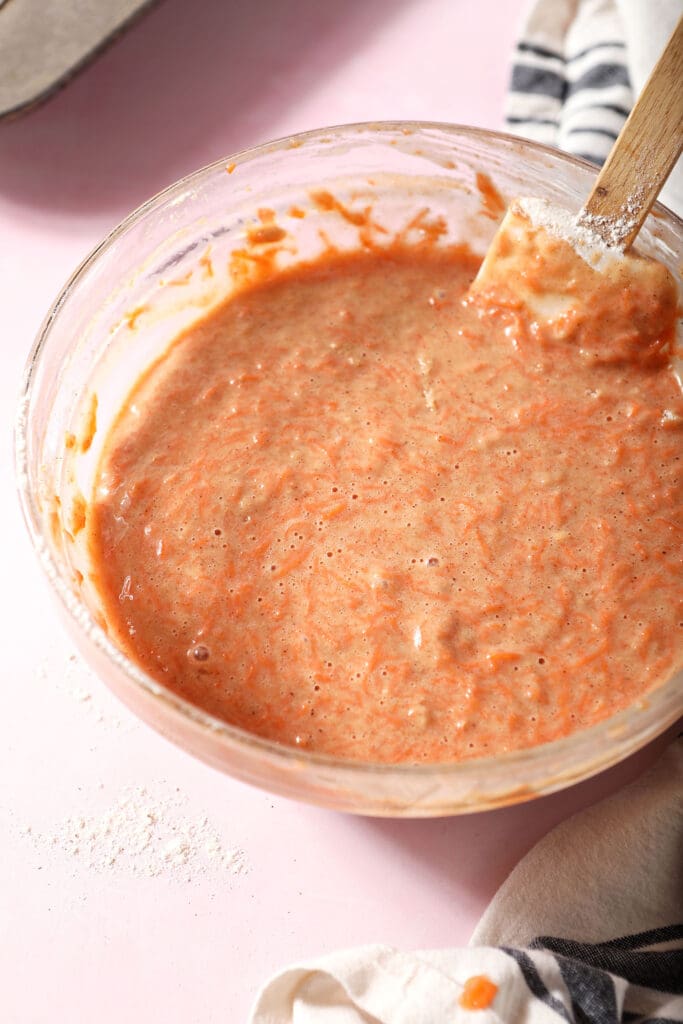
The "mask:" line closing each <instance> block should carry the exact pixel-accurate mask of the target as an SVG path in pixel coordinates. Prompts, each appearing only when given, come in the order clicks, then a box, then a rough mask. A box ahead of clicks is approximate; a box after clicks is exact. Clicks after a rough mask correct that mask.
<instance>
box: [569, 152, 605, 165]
mask: <svg viewBox="0 0 683 1024" xmlns="http://www.w3.org/2000/svg"><path fill="white" fill-rule="evenodd" d="M572 156H578V158H579V160H585V161H586V162H587V163H589V164H595V166H596V167H602V165H603V164H604V162H605V158H604V156H596V155H595V153H575V152H574V151H573V150H572Z"/></svg>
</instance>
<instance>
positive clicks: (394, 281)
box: [88, 243, 683, 762]
mask: <svg viewBox="0 0 683 1024" xmlns="http://www.w3.org/2000/svg"><path fill="white" fill-rule="evenodd" d="M556 255H557V260H558V264H557V272H558V274H559V276H560V277H561V276H562V274H563V272H564V271H566V268H564V271H563V266H562V259H563V258H565V255H566V254H564V253H563V250H562V245H560V244H559V243H558V247H557V254H556ZM477 266H478V260H477V259H476V258H475V257H473V256H472V255H471V254H470V253H469V251H468V250H466V249H464V248H458V249H455V248H452V249H446V248H441V247H439V246H437V245H434V246H427V247H422V248H419V249H418V248H414V249H411V248H410V247H401V246H400V245H395V246H393V247H389V248H387V249H386V250H383V251H360V252H358V253H354V254H347V255H343V254H334V253H329V254H328V255H327V256H325V257H323V258H321V259H320V260H319V261H317V262H316V263H314V264H311V265H307V266H301V267H299V268H295V269H292V270H289V271H286V272H281V273H279V274H274V275H273V276H271V277H269V278H268V279H266V280H263V281H261V282H259V283H256V284H252V285H250V286H245V288H244V289H243V290H242V291H241V292H240V294H238V295H237V296H236V297H234V298H232V299H231V300H229V301H227V302H226V303H225V305H223V306H222V307H221V308H220V309H218V310H217V311H215V312H213V313H211V314H210V315H209V316H207V318H206V319H204V320H203V321H202V322H200V323H199V324H198V325H197V326H195V327H193V328H192V329H190V330H189V331H187V332H186V333H185V334H184V335H182V336H181V337H180V338H178V339H177V340H176V341H175V342H174V343H173V345H172V346H171V347H170V349H169V351H168V352H167V353H166V355H165V356H164V357H163V358H162V359H161V360H160V361H159V362H157V363H156V364H155V365H154V366H153V367H152V368H151V369H150V370H149V371H148V372H147V373H146V374H145V375H144V376H143V378H142V379H141V380H140V381H139V382H138V383H137V384H136V385H135V387H134V389H133V391H132V393H131V395H130V397H129V400H128V402H127V403H126V406H125V408H124V409H123V410H122V412H121V414H120V416H119V419H118V421H117V423H116V424H115V426H114V429H113V430H112V432H111V435H110V437H109V439H108V442H107V445H106V448H105V451H104V455H103V457H102V460H101V464H100V469H99V476H98V479H97V482H96V488H95V494H94V498H93V502H92V506H91V508H90V509H89V514H88V530H89V543H90V550H91V555H92V561H93V565H94V570H95V574H96V579H97V583H98V586H99V589H100V591H101V594H102V598H103V601H104V606H105V614H106V619H107V623H108V627H109V629H110V632H111V633H112V635H113V636H114V637H115V639H116V640H117V642H118V643H119V644H120V645H121V646H122V647H123V648H124V649H125V651H126V652H127V653H128V654H129V655H130V656H131V657H132V658H133V659H134V660H135V661H137V662H138V663H139V664H140V665H142V666H143V667H144V668H145V669H146V670H147V671H148V672H149V673H150V674H151V675H152V676H154V677H155V678H157V679H158V680H160V681H162V682H163V683H164V684H165V685H166V686H168V687H169V688H170V689H172V690H174V691H176V692H177V693H179V694H181V695H183V696H184V697H186V698H188V699H189V700H190V701H192V702H194V703H196V704H198V705H201V706H202V707H203V708H205V709H206V710H207V711H209V712H211V713H213V714H214V715H217V716H218V717H220V718H222V719H225V720H226V721H229V722H232V723H234V724H235V725H238V726H241V727H243V728H244V729H247V730H249V731H252V732H255V733H258V734H260V735H262V736H265V737H269V738H271V739H274V740H278V741H281V742H282V743H285V744H289V745H293V746H294V745H297V746H300V747H301V748H304V749H306V750H313V751H322V752H325V753H329V754H334V755H339V756H342V757H347V758H357V759H363V760H369V761H383V762H399V761H410V762H418V761H453V760H459V759H463V758H469V757H477V756H481V755H486V754H491V753H497V752H500V751H504V750H511V749H515V748H521V747H529V746H532V745H534V744H538V743H543V742H545V741H547V740H553V739H556V738H558V737H561V736H565V735H567V734H568V733H571V732H572V731H574V730H576V729H580V728H583V727H585V726H589V725H591V724H593V723H595V722H597V721H599V720H600V719H603V718H605V717H606V716H608V715H611V714H613V713H614V712H616V711H617V710H619V709H620V708H624V707H626V706H627V705H629V704H631V703H633V702H634V701H635V700H637V699H638V698H639V697H640V696H641V695H642V694H644V693H645V692H647V691H648V690H649V689H650V688H651V687H653V686H655V685H656V684H658V683H660V682H661V681H663V679H665V678H667V677H668V676H670V675H671V673H672V671H673V670H674V668H675V667H676V666H677V665H679V664H680V663H681V651H682V646H683V629H682V628H681V627H683V622H682V621H681V620H682V618H683V610H682V606H683V594H682V591H681V574H680V560H681V543H680V538H681V533H680V531H681V517H680V510H681V476H680V462H679V457H680V448H681V443H680V442H681V423H682V422H683V401H682V398H681V390H680V387H679V385H678V382H677V380H676V378H675V376H674V374H673V372H672V369H671V367H670V364H669V356H670V348H671V344H672V340H673V331H674V316H675V292H674V291H673V285H672V283H671V281H670V279H669V278H668V276H667V275H666V272H665V271H664V270H663V268H659V267H658V265H657V264H652V265H651V268H652V269H651V271H648V273H646V274H644V276H643V281H642V285H641V286H640V290H638V288H635V290H634V287H633V286H629V287H630V290H629V294H628V295H625V294H622V292H623V289H622V291H621V292H620V291H619V288H618V283H617V285H616V286H615V287H616V288H617V291H616V292H614V291H613V292H612V293H610V294H607V296H606V297H605V298H604V299H603V298H601V294H602V293H601V291H600V288H599V287H598V285H599V282H598V283H597V284H596V280H597V279H595V280H594V279H593V278H592V277H591V276H590V275H593V274H594V271H592V270H591V269H590V268H589V267H587V266H586V268H585V275H586V279H585V281H583V280H582V281H579V286H580V287H582V288H585V289H586V290H587V291H590V289H591V288H593V292H591V297H590V302H591V311H592V314H595V313H596V312H597V314H601V312H602V313H604V317H605V318H607V317H608V316H609V323H608V329H607V330H606V333H605V335H604V336H601V337H598V336H595V334H594V333H593V334H592V335H591V333H590V330H589V326H588V321H587V322H586V323H580V322H573V323H572V324H569V325H565V328H564V329H563V331H558V330H550V329H548V330H545V329H544V328H543V327H542V326H539V325H538V324H536V323H532V322H529V319H528V318H527V319H526V320H525V317H524V311H523V309H520V308H517V306H516V305H515V303H514V301H513V300H512V299H511V297H510V296H509V295H505V294H504V293H503V292H501V293H500V294H498V295H495V294H491V293H490V292H489V293H487V294H485V295H480V296H478V297H477V298H473V297H472V298H470V299H465V298H464V297H465V295H466V292H467V289H468V286H469V284H470V282H471V280H472V278H473V277H474V275H475V273H476V270H477ZM565 276H566V274H565ZM594 285H595V287H593V286H594ZM615 295H616V296H617V299H615ZM619 296H621V299H619V298H618V297H619ZM622 300H623V301H622ZM601 302H603V306H602V307H601V306H600V303H601ZM619 302H622V305H621V306H620V305H619ZM605 323H607V320H606V319H605ZM634 325H635V326H634Z"/></svg>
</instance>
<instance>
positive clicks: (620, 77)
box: [522, 64, 631, 93]
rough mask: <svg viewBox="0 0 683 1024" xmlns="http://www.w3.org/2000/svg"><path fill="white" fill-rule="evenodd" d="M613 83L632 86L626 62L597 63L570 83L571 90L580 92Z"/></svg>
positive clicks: (604, 87) (601, 87)
mask: <svg viewBox="0 0 683 1024" xmlns="http://www.w3.org/2000/svg"><path fill="white" fill-rule="evenodd" d="M612 85H625V86H628V87H629V88H630V86H631V80H630V78H629V76H628V70H627V68H626V66H625V65H624V64H595V65H594V66H593V67H592V68H589V69H588V71H584V73H583V74H582V75H581V77H580V78H577V79H576V81H575V82H572V83H571V84H570V92H572V93H575V92H580V91H581V90H582V89H606V88H608V87H609V86H612ZM522 91H524V90H522Z"/></svg>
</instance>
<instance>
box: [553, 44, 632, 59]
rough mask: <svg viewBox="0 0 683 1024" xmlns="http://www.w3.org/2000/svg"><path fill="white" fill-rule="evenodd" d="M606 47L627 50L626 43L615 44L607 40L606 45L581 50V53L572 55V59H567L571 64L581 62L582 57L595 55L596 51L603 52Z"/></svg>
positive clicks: (594, 45)
mask: <svg viewBox="0 0 683 1024" xmlns="http://www.w3.org/2000/svg"><path fill="white" fill-rule="evenodd" d="M606 46H612V47H615V48H617V49H619V50H625V49H626V43H623V42H621V41H620V42H617V41H616V40H614V41H613V42H610V41H609V40H606V41H605V42H604V43H594V44H593V45H592V46H587V47H586V49H585V50H581V51H580V52H579V53H574V54H572V56H571V57H568V58H567V59H568V62H569V63H570V64H571V62H572V61H573V60H581V58H582V57H587V56H588V54H589V53H594V52H595V50H602V49H604V48H605V47H606Z"/></svg>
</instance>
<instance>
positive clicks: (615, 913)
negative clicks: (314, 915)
mask: <svg viewBox="0 0 683 1024" xmlns="http://www.w3.org/2000/svg"><path fill="white" fill-rule="evenodd" d="M682 853H683V738H679V739H678V740H677V741H676V742H675V743H674V744H673V745H672V746H671V747H669V749H668V750H667V751H666V752H665V754H664V755H663V756H662V758H661V759H660V761H659V762H658V764H657V765H655V766H654V768H652V769H650V771H649V772H648V773H647V774H646V775H644V776H643V777H642V778H641V779H639V780H638V781H636V782H634V783H632V785H630V786H628V787H627V788H625V789H623V790H621V792H619V793H617V794H616V795H614V796H612V797H610V798H609V799H607V800H604V801H602V802H601V803H600V804H597V805H595V806H594V807H591V808H588V809H587V810H585V811H582V812H581V813H579V814H577V815H575V816H574V817H572V818H570V819H568V820H567V821H566V822H564V823H563V824H562V825H560V826H558V827H557V828H556V829H554V830H553V831H552V832H550V833H549V834H548V835H547V836H546V837H545V838H544V839H542V840H541V842H540V843H538V844H537V845H536V847H534V849H533V850H532V851H531V852H530V853H529V854H527V856H526V857H525V858H524V859H523V860H522V861H521V862H520V864H519V865H518V866H517V868H515V870H514V871H513V872H512V874H511V875H510V877H509V878H508V880H507V881H506V882H505V883H504V884H503V886H502V887H501V889H500V890H499V892H498V893H497V894H496V896H495V897H494V899H493V901H492V903H491V906H490V907H489V909H488V910H487V911H486V913H485V914H484V916H483V918H482V920H481V922H480V924H479V926H478V927H477V929H476V931H475V933H474V935H473V937H472V942H473V943H474V945H471V946H470V947H469V948H466V949H447V950H431V951H426V952H417V953H402V952H400V951H398V950H396V949H393V948H391V947H389V946H364V947H360V948H358V949H355V950H348V951H343V952H340V953H334V954H332V955H330V956H326V957H321V958H319V959H317V960H313V961H311V962H309V963H305V964H298V965H295V966H293V967H290V968H288V969H287V970H285V971H283V972H282V973H281V974H279V975H278V976H277V977H276V978H274V979H273V980H272V981H271V982H269V983H268V984H267V985H266V987H265V988H264V990H263V991H262V992H261V994H260V996H259V997H258V999H257V1001H256V1005H255V1007H254V1009H253V1013H252V1018H251V1022H252V1024H441V1022H443V1024H458V1022H460V1021H462V1022H465V1021H469V1022H474V1021H478V1022H480V1024H494V1022H495V1024H503V1022H504V1024H559V1022H565V1024H619V1022H627V1021H628V1022H631V1024H672V1022H681V1021H683V924H682V923H681V922H683V857H682V856H681V854H682ZM634 922H645V923H646V927H647V929H648V930H647V931H640V932H639V933H638V934H632V933H633V931H634V927H633V926H634ZM640 927H641V929H642V927H643V925H642V924H641V925H640ZM494 946H495V947H498V948H493V947H494ZM472 979H479V980H478V981H477V980H475V981H474V982H473V980H472ZM472 993H473V994H474V999H472ZM473 1002H474V1003H477V1002H478V1003H479V1007H480V1008H475V1007H474V1006H473Z"/></svg>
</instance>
